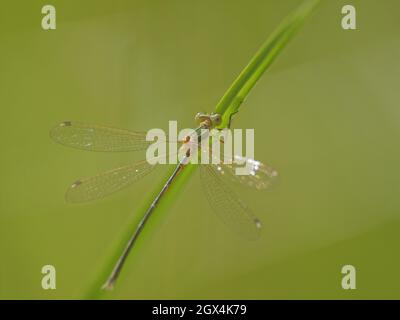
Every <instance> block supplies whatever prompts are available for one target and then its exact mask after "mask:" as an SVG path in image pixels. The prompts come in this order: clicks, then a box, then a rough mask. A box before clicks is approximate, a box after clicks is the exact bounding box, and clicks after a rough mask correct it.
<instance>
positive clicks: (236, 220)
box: [50, 114, 278, 289]
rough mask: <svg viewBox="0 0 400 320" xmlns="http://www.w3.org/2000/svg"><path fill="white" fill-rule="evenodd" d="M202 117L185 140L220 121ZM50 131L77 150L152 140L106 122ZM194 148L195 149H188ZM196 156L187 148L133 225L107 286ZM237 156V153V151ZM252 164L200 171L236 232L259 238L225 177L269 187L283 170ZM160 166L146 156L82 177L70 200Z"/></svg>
mask: <svg viewBox="0 0 400 320" xmlns="http://www.w3.org/2000/svg"><path fill="white" fill-rule="evenodd" d="M196 119H197V120H198V122H199V126H198V128H197V129H196V130H195V131H194V135H192V136H187V137H186V138H185V139H184V140H183V141H181V143H182V145H185V144H188V143H190V142H191V141H197V142H198V141H199V140H201V132H202V131H203V130H204V129H208V130H210V129H212V128H214V127H216V126H218V124H219V123H220V120H221V117H220V116H219V115H217V114H211V115H207V114H198V115H197V116H196ZM50 136H51V137H52V138H53V140H55V141H56V142H58V143H61V144H63V145H66V146H68V147H73V148H77V149H83V150H90V151H113V152H122V151H139V150H145V149H146V148H148V147H149V145H150V144H151V143H152V142H149V141H146V133H144V132H134V131H129V130H123V129H117V128H112V127H108V126H103V125H96V124H86V123H82V122H74V121H66V122H62V123H60V124H59V125H58V126H56V127H54V128H53V129H52V130H51V132H50ZM187 150H190V149H187ZM191 156H192V155H191V154H190V152H188V151H186V155H185V156H184V157H183V158H182V159H181V160H180V161H179V162H178V164H177V166H176V167H175V170H174V171H173V172H172V174H171V175H170V177H169V178H168V180H167V181H166V183H165V184H164V186H163V187H162V188H161V190H160V192H159V193H158V195H157V196H156V197H155V199H154V200H153V202H152V203H151V205H150V206H149V208H148V209H147V211H146V213H145V214H144V216H143V218H142V220H141V221H140V223H139V224H138V226H137V228H136V229H135V230H134V232H133V234H132V237H131V238H130V239H129V241H128V243H127V244H126V246H125V248H124V251H123V252H122V253H121V256H120V258H119V259H118V261H117V262H116V264H115V267H114V269H113V270H112V272H111V274H110V276H109V278H108V279H107V281H106V283H105V284H104V286H103V288H105V289H112V288H113V286H114V284H115V281H116V280H117V278H118V275H119V273H120V271H121V269H122V267H123V265H124V262H125V260H126V258H127V256H128V254H129V252H130V250H131V249H132V247H133V245H134V243H135V241H136V240H137V238H138V236H139V234H140V232H141V231H142V229H143V227H144V226H145V223H146V221H147V220H148V218H149V217H150V215H151V214H152V212H153V211H154V209H155V207H156V206H157V204H158V203H159V201H160V200H161V199H162V196H163V194H164V193H165V192H166V191H167V189H168V188H169V186H170V185H171V184H172V183H173V182H174V180H175V178H176V177H177V175H178V174H179V173H180V172H181V171H182V170H184V168H185V166H186V165H187V163H188V162H189V159H190V157H191ZM235 157H238V156H235ZM240 160H241V161H240V162H241V163H244V162H245V163H246V165H249V167H250V169H251V170H250V174H249V175H246V176H243V175H241V176H237V175H236V174H235V169H236V166H237V165H236V164H235V163H234V162H233V163H230V164H225V163H223V162H219V163H214V164H207V165H204V164H202V165H200V176H201V181H202V186H203V190H204V192H205V195H206V197H207V199H208V202H209V203H210V206H211V207H212V208H213V210H214V211H215V213H216V214H217V216H218V217H219V218H220V219H221V220H222V222H224V223H225V224H226V225H227V226H229V227H230V228H231V229H232V230H233V231H235V232H236V233H238V234H240V235H242V236H244V237H245V238H248V239H256V238H258V236H259V234H260V230H261V226H262V225H261V221H260V220H259V219H258V218H257V217H256V216H255V215H254V214H253V213H252V212H251V210H250V209H249V208H248V207H247V206H246V205H245V204H244V203H243V202H242V201H241V200H240V199H239V198H238V197H237V196H236V195H235V193H234V192H233V191H232V190H231V189H230V188H229V186H228V185H227V183H226V181H223V179H222V177H223V176H228V177H230V178H231V179H232V180H234V181H238V182H240V183H244V184H246V185H248V186H251V187H254V188H256V189H266V188H269V187H271V186H272V185H274V183H275V181H276V180H277V177H278V173H277V171H276V170H275V169H273V168H272V167H270V166H268V165H265V164H262V163H261V162H259V161H256V160H253V159H244V158H242V159H240ZM154 168H155V165H152V164H150V163H149V162H148V161H147V160H144V161H140V162H136V163H133V164H130V165H127V166H123V167H119V168H116V169H113V170H110V171H106V172H103V173H100V174H98V175H95V176H93V177H90V178H83V179H80V180H77V181H76V182H74V183H73V184H72V185H71V186H70V187H69V189H68V190H67V192H66V200H67V202H71V203H79V202H85V201H91V200H95V199H100V198H103V197H105V196H107V195H109V194H112V193H114V192H116V191H119V190H121V189H123V188H124V187H127V186H129V185H131V184H132V183H134V182H135V181H138V180H139V179H140V178H142V177H144V176H146V175H147V174H149V173H150V172H152V171H153V169H154Z"/></svg>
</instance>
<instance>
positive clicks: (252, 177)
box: [213, 155, 279, 190]
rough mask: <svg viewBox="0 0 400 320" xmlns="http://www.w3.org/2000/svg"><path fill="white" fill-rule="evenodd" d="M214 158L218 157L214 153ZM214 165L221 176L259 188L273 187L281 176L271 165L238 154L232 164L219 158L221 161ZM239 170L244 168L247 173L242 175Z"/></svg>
mask: <svg viewBox="0 0 400 320" xmlns="http://www.w3.org/2000/svg"><path fill="white" fill-rule="evenodd" d="M213 158H214V159H216V158H215V156H214V155H213ZM213 166H214V167H215V169H216V170H217V172H218V173H219V174H220V175H221V176H226V177H227V178H229V179H230V180H231V181H233V182H239V183H241V184H243V185H246V186H248V187H252V188H255V189H258V190H261V189H269V188H271V187H273V186H274V185H275V184H276V183H277V181H278V177H279V175H278V171H277V170H275V169H274V168H272V167H271V166H269V165H267V164H263V163H261V162H260V161H257V160H254V159H250V158H245V157H241V156H238V155H235V156H234V158H233V163H232V164H225V163H223V162H222V161H220V160H219V163H218V164H213ZM238 170H243V171H245V173H246V174H244V175H240V174H238V173H239V171H238Z"/></svg>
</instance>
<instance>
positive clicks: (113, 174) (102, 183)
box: [65, 161, 156, 203]
mask: <svg viewBox="0 0 400 320" xmlns="http://www.w3.org/2000/svg"><path fill="white" fill-rule="evenodd" d="M155 167H156V165H151V164H149V163H148V162H147V161H141V162H137V163H134V164H131V165H127V166H124V167H120V168H116V169H113V170H110V171H106V172H103V173H100V174H98V175H95V176H93V177H91V178H84V179H81V180H78V181H76V182H74V183H73V184H72V185H71V187H70V188H69V189H68V190H67V193H66V195H65V198H66V200H67V201H68V202H72V203H78V202H85V201H91V200H95V199H100V198H103V197H105V196H107V195H109V194H112V193H114V192H116V191H119V190H121V189H122V188H125V187H127V186H129V185H130V184H132V183H133V182H135V181H137V180H139V179H140V178H142V177H144V176H146V175H147V174H149V173H150V172H152V171H153V170H154V168H155Z"/></svg>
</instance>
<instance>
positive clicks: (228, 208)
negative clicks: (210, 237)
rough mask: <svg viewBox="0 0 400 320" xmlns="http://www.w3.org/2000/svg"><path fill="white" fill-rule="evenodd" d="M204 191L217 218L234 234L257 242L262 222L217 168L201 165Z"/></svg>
mask: <svg viewBox="0 0 400 320" xmlns="http://www.w3.org/2000/svg"><path fill="white" fill-rule="evenodd" d="M200 175H201V181H202V184H203V190H204V192H205V194H206V196H207V199H208V202H209V203H210V206H211V207H212V208H213V210H214V211H215V213H216V214H217V216H218V217H219V218H220V219H221V220H222V221H223V222H224V223H225V224H226V225H227V226H228V227H230V228H231V229H232V230H233V231H234V232H236V233H237V234H239V235H241V236H243V237H245V238H247V239H249V240H255V239H257V238H258V237H259V235H260V230H261V221H260V220H259V219H258V218H257V217H256V216H255V215H254V214H253V213H252V212H251V211H250V209H249V208H248V207H247V206H246V205H245V204H244V203H243V202H242V201H241V200H240V199H239V198H238V197H237V196H236V194H234V193H233V191H232V190H231V189H229V187H228V186H227V185H226V184H225V183H224V182H223V181H222V180H221V176H220V174H219V173H218V171H217V170H216V169H215V166H211V165H200Z"/></svg>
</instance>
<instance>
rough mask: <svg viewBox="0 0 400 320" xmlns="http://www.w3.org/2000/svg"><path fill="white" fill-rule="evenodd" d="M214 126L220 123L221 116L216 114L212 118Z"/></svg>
mask: <svg viewBox="0 0 400 320" xmlns="http://www.w3.org/2000/svg"><path fill="white" fill-rule="evenodd" d="M214 121H215V124H220V123H221V116H220V115H219V114H217V115H216V116H215V118H214Z"/></svg>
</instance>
